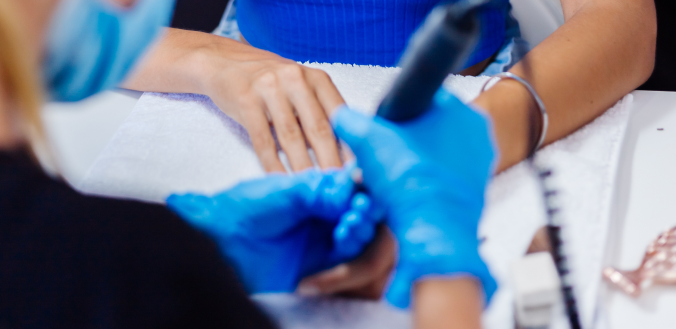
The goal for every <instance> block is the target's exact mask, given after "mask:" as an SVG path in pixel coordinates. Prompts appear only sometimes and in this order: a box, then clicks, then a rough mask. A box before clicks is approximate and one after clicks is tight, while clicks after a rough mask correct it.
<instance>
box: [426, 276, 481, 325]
mask: <svg viewBox="0 0 676 329" xmlns="http://www.w3.org/2000/svg"><path fill="white" fill-rule="evenodd" d="M482 310H483V301H482V297H481V290H480V286H479V284H478V283H477V281H475V280H473V279H465V278H463V279H434V280H423V281H420V282H419V283H416V285H415V305H414V325H415V328H416V329H437V328H444V329H451V328H462V329H471V328H477V329H479V328H481V312H482Z"/></svg>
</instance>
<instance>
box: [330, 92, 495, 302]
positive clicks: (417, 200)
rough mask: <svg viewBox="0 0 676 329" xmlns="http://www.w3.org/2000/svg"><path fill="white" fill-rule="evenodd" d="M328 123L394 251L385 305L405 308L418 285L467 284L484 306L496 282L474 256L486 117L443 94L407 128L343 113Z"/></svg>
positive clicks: (488, 169) (489, 168) (488, 152)
mask: <svg viewBox="0 0 676 329" xmlns="http://www.w3.org/2000/svg"><path fill="white" fill-rule="evenodd" d="M332 121H333V125H334V127H335V130H336V134H337V135H338V136H339V137H340V138H341V139H343V140H344V141H345V142H346V143H347V144H348V145H349V146H350V148H351V149H352V150H353V152H354V154H355V155H356V157H357V163H358V165H359V167H361V168H362V170H363V179H364V184H365V185H366V187H367V188H368V189H369V191H370V194H371V195H372V197H373V198H374V201H375V203H376V204H377V205H378V206H379V207H380V206H381V207H383V208H384V209H385V210H386V224H387V225H388V227H389V228H390V230H391V231H392V233H393V235H394V237H395V239H396V241H397V244H398V247H399V253H398V261H397V265H396V268H395V275H394V279H393V281H392V283H391V284H390V286H389V287H388V292H387V295H386V297H387V299H388V300H389V301H390V302H391V303H392V304H394V305H395V306H399V307H407V306H408V305H409V302H410V296H411V291H412V287H413V286H414V285H415V283H416V282H420V281H425V280H427V279H431V278H435V279H439V278H445V279H449V280H450V279H463V280H464V279H466V278H470V279H473V280H475V282H476V283H477V284H478V285H479V286H481V287H482V288H481V291H482V292H483V299H484V300H486V301H487V300H489V299H490V297H491V295H492V294H493V292H494V291H495V289H496V283H495V281H494V280H493V278H492V277H491V275H490V273H489V271H488V268H487V267H486V264H485V263H484V262H483V261H482V259H481V257H480V256H479V253H478V247H479V242H478V237H477V228H478V221H479V218H480V216H481V212H482V208H483V200H484V192H485V187H486V184H487V181H488V179H489V177H490V176H491V174H492V173H493V170H494V152H495V146H494V142H493V140H492V138H491V134H492V133H491V127H490V123H489V121H488V120H487V119H486V117H485V116H484V115H482V114H480V113H478V112H476V111H475V110H473V109H471V108H469V107H467V106H466V105H465V104H463V103H462V102H460V101H459V100H458V99H457V98H456V97H454V96H453V95H451V94H449V93H448V92H445V91H443V90H442V91H440V92H439V93H437V95H436V97H435V102H434V105H433V107H432V108H431V109H430V111H429V112H427V113H426V114H424V115H423V116H421V117H420V118H417V119H415V120H412V121H409V122H406V123H401V124H393V123H391V122H388V121H386V120H384V119H381V118H377V117H376V118H367V117H365V116H363V115H361V114H359V113H358V112H355V111H353V110H351V109H349V108H342V109H339V110H338V111H337V112H336V113H334V114H333V117H332Z"/></svg>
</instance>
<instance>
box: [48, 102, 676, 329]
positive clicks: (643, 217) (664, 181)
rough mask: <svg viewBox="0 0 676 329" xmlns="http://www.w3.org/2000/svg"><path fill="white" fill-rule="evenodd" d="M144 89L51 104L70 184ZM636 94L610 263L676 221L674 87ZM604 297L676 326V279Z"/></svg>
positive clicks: (647, 320)
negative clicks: (635, 295)
mask: <svg viewBox="0 0 676 329" xmlns="http://www.w3.org/2000/svg"><path fill="white" fill-rule="evenodd" d="M139 96H140V94H138V93H134V92H128V91H115V92H107V93H104V94H102V95H99V96H97V97H95V98H93V99H90V100H87V101H85V102H84V103H81V104H77V105H63V104H50V105H49V106H47V109H46V113H47V114H46V119H45V120H46V126H47V131H48V134H49V136H50V139H51V140H52V141H53V142H54V143H53V144H54V146H53V147H54V149H55V151H56V157H57V159H58V160H59V162H60V164H61V167H62V170H63V172H64V175H65V176H66V179H67V180H68V181H69V182H70V183H71V184H72V185H74V186H77V184H78V183H79V182H80V181H81V179H82V178H83V177H84V174H85V173H86V171H87V169H88V168H89V167H90V166H91V165H92V164H93V162H94V160H95V159H96V156H97V155H98V154H99V153H100V152H101V151H102V150H103V148H104V147H105V146H106V144H107V143H108V142H109V141H110V139H111V137H112V136H113V134H114V132H115V130H116V129H117V128H118V127H119V126H120V125H121V124H122V122H123V121H124V119H125V118H126V117H127V115H128V114H129V113H130V112H131V110H132V109H133V107H134V105H135V104H136V100H137V99H138V97H139ZM634 96H635V101H634V109H633V115H632V120H631V122H630V124H629V127H628V129H627V136H626V140H625V145H624V149H623V151H622V160H621V164H620V170H619V177H618V180H619V181H618V184H617V191H616V200H615V205H614V208H615V209H614V214H613V224H614V225H613V227H612V228H611V229H612V230H613V233H612V234H611V235H610V236H611V237H612V239H611V241H610V243H609V247H608V264H609V265H613V266H617V267H619V268H623V269H633V268H635V267H636V266H638V264H639V263H640V261H641V259H642V257H643V253H644V251H645V248H646V247H647V245H648V243H650V241H651V240H652V239H654V238H655V237H656V236H657V235H658V234H659V233H660V232H661V231H662V230H664V229H666V228H668V227H670V226H676V172H674V170H673V169H674V168H676V152H674V151H672V150H673V149H676V93H667V92H646V91H636V92H634ZM658 128H663V130H662V131H659V130H658ZM599 275H600V274H599ZM601 298H603V302H604V304H605V305H606V308H605V312H606V315H607V316H608V319H609V322H610V327H611V328H616V329H622V328H670V327H676V319H674V316H673V314H674V310H676V287H674V288H670V287H659V288H654V289H649V290H647V291H646V292H645V293H644V294H643V295H642V296H641V297H640V298H639V299H638V300H633V299H631V298H628V297H625V296H624V295H622V294H620V293H618V292H616V291H613V290H609V291H607V292H606V294H605V295H604V296H601Z"/></svg>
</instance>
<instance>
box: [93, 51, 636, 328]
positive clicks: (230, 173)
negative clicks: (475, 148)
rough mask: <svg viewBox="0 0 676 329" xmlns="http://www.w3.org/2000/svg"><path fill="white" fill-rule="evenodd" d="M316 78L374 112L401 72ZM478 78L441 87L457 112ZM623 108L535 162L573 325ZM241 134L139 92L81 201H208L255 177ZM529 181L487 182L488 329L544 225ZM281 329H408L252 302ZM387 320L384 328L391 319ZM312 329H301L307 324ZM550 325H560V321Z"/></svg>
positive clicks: (597, 255) (600, 222) (523, 170)
mask: <svg viewBox="0 0 676 329" xmlns="http://www.w3.org/2000/svg"><path fill="white" fill-rule="evenodd" d="M307 65H309V66H312V67H315V68H320V69H323V70H325V71H326V72H327V73H329V75H330V76H331V78H332V79H333V81H334V83H335V84H336V86H337V87H338V89H339V91H340V92H341V94H342V95H343V97H344V98H345V100H346V101H347V103H348V104H349V105H351V106H353V107H357V108H361V109H363V110H364V111H365V112H367V113H373V112H374V111H375V109H376V107H377V104H378V102H379V100H380V99H381V97H382V95H384V93H385V92H386V91H387V89H388V88H389V86H390V84H391V83H392V81H393V79H394V78H395V77H396V75H397V74H398V73H399V69H396V68H382V67H371V66H368V67H367V66H352V65H342V64H307ZM486 79H487V77H458V76H452V77H449V79H447V80H446V82H445V86H446V87H447V88H449V89H451V90H452V91H454V92H455V93H456V94H457V95H458V96H459V97H460V98H461V99H463V100H464V101H469V100H471V99H472V98H474V97H476V95H477V94H478V92H479V88H480V86H481V85H482V84H483V82H484V81H486ZM631 101H632V97H631V96H627V97H626V98H625V99H624V100H623V101H621V102H620V103H618V105H616V106H615V107H614V108H613V109H611V110H609V111H608V112H606V113H605V114H604V115H603V116H601V117H600V118H598V119H597V120H595V121H594V122H592V123H591V124H589V125H587V126H586V127H584V128H583V129H581V130H580V131H578V132H576V133H575V134H573V135H571V136H570V137H568V138H566V139H564V140H561V141H559V142H557V143H555V144H553V145H551V146H549V147H547V148H545V149H544V150H542V151H541V152H539V154H538V159H539V161H540V162H541V163H544V164H548V165H550V166H551V167H552V168H553V169H554V173H555V178H554V181H555V186H556V187H557V188H558V189H559V191H560V192H561V195H562V197H561V203H562V207H563V211H564V216H565V218H566V220H567V223H568V225H567V226H566V232H567V233H568V234H567V235H566V236H567V246H568V249H569V251H570V257H571V264H572V266H571V267H572V270H573V278H574V281H575V289H576V293H577V296H578V299H579V304H580V308H581V313H582V318H583V322H584V323H583V325H584V327H585V328H591V327H592V324H593V322H594V314H596V308H597V297H596V296H597V292H598V286H599V283H600V280H599V278H600V270H601V258H602V256H603V252H604V246H605V240H606V238H605V236H606V232H607V227H608V221H609V218H610V208H611V201H612V191H613V184H614V181H615V179H614V178H615V172H616V168H617V162H618V158H619V154H620V150H621V144H622V140H623V136H624V131H625V128H626V124H627V121H628V118H629V113H630V107H631V106H630V105H631ZM263 175H264V173H263V171H262V168H261V166H260V164H259V163H258V161H257V159H256V156H255V153H254V152H253V150H252V149H251V142H250V140H249V138H248V136H247V134H246V131H245V130H244V129H243V128H242V127H241V126H240V125H238V124H237V123H236V122H234V121H233V120H231V119H230V118H228V117H227V116H225V115H223V114H222V113H221V112H220V111H219V110H218V108H217V107H216V106H215V105H214V104H213V103H212V102H211V100H210V99H209V98H208V97H205V96H200V95H177V94H157V93H146V94H144V95H143V97H141V99H140V100H139V102H138V104H137V106H136V108H135V109H134V111H133V112H132V114H131V115H130V116H129V118H128V119H127V121H126V122H125V123H124V124H123V125H122V127H121V128H120V129H119V131H118V132H117V133H116V135H115V136H114V137H113V139H112V141H111V142H110V144H109V145H108V146H107V147H106V149H105V150H104V151H103V152H102V154H101V155H100V156H99V158H98V159H97V161H96V162H95V164H94V165H93V166H92V168H91V169H90V171H89V172H88V174H87V176H86V177H85V179H84V180H83V182H82V184H81V186H80V189H81V190H83V191H85V192H87V193H91V194H98V195H106V196H114V197H123V198H131V199H139V200H145V201H151V202H163V200H164V198H165V197H166V196H168V195H169V194H170V193H172V192H184V191H194V192H202V193H215V192H218V191H221V190H223V189H226V188H228V187H231V186H233V185H234V184H236V183H237V182H239V181H242V180H245V179H250V178H254V177H260V176H263ZM544 221H545V219H544V213H543V208H542V201H541V198H540V193H539V190H538V189H537V185H536V181H535V180H534V178H533V176H532V174H531V173H530V172H529V170H528V168H527V167H526V166H525V165H524V164H520V165H517V166H515V167H514V168H512V169H510V170H508V171H507V172H505V173H503V174H501V175H499V176H497V177H496V178H495V179H494V181H493V182H492V183H491V186H490V188H489V191H488V202H487V207H486V210H485V213H484V216H483V219H482V222H481V226H480V235H481V236H482V237H485V238H486V242H485V243H484V244H483V245H482V247H481V253H482V255H483V257H484V258H485V259H486V261H487V262H488V264H489V266H490V268H491V271H492V272H493V273H494V275H495V277H496V279H497V280H498V282H499V284H500V289H499V290H498V292H497V293H496V295H495V297H494V300H493V303H492V304H491V305H490V307H489V308H488V309H487V311H486V312H485V315H484V322H485V326H486V328H510V329H511V328H514V324H513V307H512V299H513V298H512V291H511V288H510V287H511V285H510V282H509V277H508V268H509V264H510V263H511V262H512V261H514V260H515V259H518V258H520V257H521V256H522V255H523V254H524V253H525V251H526V249H527V247H528V245H529V243H530V240H531V238H532V236H533V234H534V232H535V231H536V230H537V229H538V228H539V227H540V226H542V225H544ZM257 299H258V300H259V301H260V302H261V303H262V304H263V305H265V306H266V308H267V309H268V310H269V311H270V313H271V314H273V316H275V317H277V318H278V319H279V320H280V321H281V323H282V324H283V326H284V327H285V328H309V327H312V328H378V327H387V328H408V327H410V323H409V320H408V316H407V315H406V314H405V313H403V314H402V313H400V312H396V311H395V310H392V309H390V308H388V307H387V306H384V304H382V303H372V302H363V301H347V300H336V299H311V300H306V299H303V298H297V297H294V296H279V295H274V296H257ZM393 319H394V320H393ZM310 323H311V324H312V325H311V326H308V324H310ZM557 323H558V325H563V324H565V322H564V319H563V318H562V314H560V316H559V319H558V321H557Z"/></svg>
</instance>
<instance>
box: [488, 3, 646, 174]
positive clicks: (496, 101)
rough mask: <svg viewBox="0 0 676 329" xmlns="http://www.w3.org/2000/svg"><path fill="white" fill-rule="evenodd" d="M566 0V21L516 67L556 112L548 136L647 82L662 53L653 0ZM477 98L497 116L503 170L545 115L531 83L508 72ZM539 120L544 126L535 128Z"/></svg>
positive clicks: (523, 150) (520, 155) (524, 149)
mask: <svg viewBox="0 0 676 329" xmlns="http://www.w3.org/2000/svg"><path fill="white" fill-rule="evenodd" d="M562 2H563V3H564V12H565V15H566V19H567V21H566V23H565V24H564V25H563V26H562V27H561V28H559V29H558V30H557V31H556V32H554V33H553V34H552V35H551V36H550V37H549V38H547V39H546V40H545V41H543V42H542V43H541V44H540V45H538V46H537V47H535V48H534V49H533V50H532V51H531V52H530V53H529V54H528V55H527V56H526V57H525V58H524V60H522V61H521V62H520V63H519V64H517V65H516V66H515V67H514V68H513V69H512V70H511V72H512V73H514V74H516V75H518V76H521V77H523V78H525V79H526V80H528V81H529V82H530V83H531V84H532V86H533V87H534V88H535V90H536V91H537V92H538V94H539V95H540V97H541V98H542V99H543V101H544V103H545V106H546V108H547V112H548V113H549V119H550V126H549V130H548V132H547V136H546V139H545V143H551V142H554V141H556V140H558V139H560V138H562V137H565V136H566V135H568V134H570V133H572V132H574V131H575V130H577V129H579V128H580V127H582V126H583V125H585V124H587V123H589V122H590V121H592V120H593V119H594V118H596V117H598V116H599V115H600V114H602V113H603V112H604V111H605V110H606V109H608V108H609V107H611V106H612V105H613V104H614V103H615V102H617V101H618V100H619V99H620V98H621V97H623V96H624V95H625V94H627V93H629V92H631V91H632V90H633V89H635V88H636V87H638V86H639V85H641V83H643V82H644V81H645V80H646V79H647V78H648V77H649V76H650V74H651V73H652V69H653V65H654V58H655V39H656V30H657V28H656V18H655V8H654V3H653V1H652V0H596V1H582V0H568V1H562ZM475 103H476V104H477V105H478V106H480V107H482V108H484V109H486V110H487V111H488V113H489V114H490V115H491V116H492V118H493V121H494V131H495V135H496V138H497V143H498V147H499V149H500V155H501V158H500V164H499V167H498V170H499V171H502V170H504V169H506V168H508V167H510V166H512V165H514V164H516V163H518V162H519V161H521V160H523V159H524V158H525V157H526V155H527V153H528V151H529V150H530V148H532V146H533V145H532V143H531V142H532V139H533V138H532V134H531V132H532V131H533V130H534V131H535V133H536V134H537V133H539V129H540V127H539V124H540V123H539V122H540V120H541V119H540V118H539V115H538V114H537V113H538V110H537V108H536V105H535V103H534V102H533V100H532V98H531V96H530V95H529V94H528V92H527V91H526V90H525V88H523V87H522V86H520V85H519V84H518V83H517V82H515V81H511V80H503V81H501V82H499V83H498V84H496V85H495V87H493V88H492V89H490V90H489V91H487V92H485V93H484V94H482V95H481V96H480V97H479V98H477V100H476V101H475ZM533 115H535V118H534V117H533ZM532 122H535V124H536V125H537V126H536V127H532V128H531V125H532V124H531V123H532ZM531 129H532V130H531Z"/></svg>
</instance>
